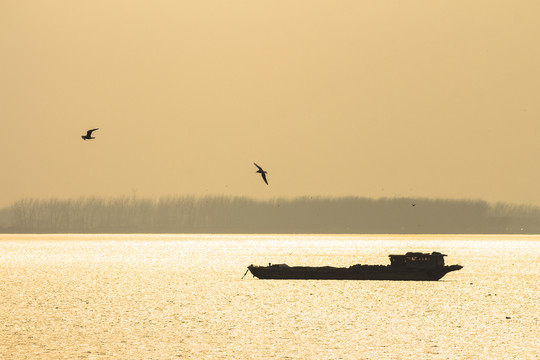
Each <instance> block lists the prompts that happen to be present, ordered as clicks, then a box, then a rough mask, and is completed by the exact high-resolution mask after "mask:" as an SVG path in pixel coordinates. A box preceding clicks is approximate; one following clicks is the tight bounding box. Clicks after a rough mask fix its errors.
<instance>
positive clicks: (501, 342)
mask: <svg viewBox="0 0 540 360" xmlns="http://www.w3.org/2000/svg"><path fill="white" fill-rule="evenodd" d="M406 251H429V252H431V251H440V252H443V253H446V254H448V255H449V256H448V257H447V258H446V262H447V264H455V263H458V264H461V265H463V266H464V268H463V269H462V270H460V271H457V272H452V273H449V274H447V275H446V276H445V277H444V278H443V279H442V280H440V281H437V282H394V281H333V280H330V281H328V280H327V281H316V280H300V281H298V280H296V281H294V280H291V281H289V280H258V279H256V278H253V277H252V276H251V275H250V274H248V275H246V277H245V278H243V279H242V276H243V275H244V273H245V271H246V266H247V265H249V264H252V263H253V264H267V263H268V262H272V263H287V264H289V265H331V266H350V265H353V264H356V263H364V264H387V263H388V258H387V255H388V254H390V253H404V252H406ZM539 263H540V237H539V236H437V235H433V236H426V235H422V236H395V235H391V236H380V235H377V236H343V235H338V236H328V235H324V236H311V235H294V236H291V235H264V236H261V235H1V236H0V279H1V282H0V358H1V359H111V358H114V359H174V358H185V359H203V358H204V359H378V358H384V359H419V358H424V359H427V358H429V359H509V358H516V359H538V358H539V357H538V353H540V340H539V336H540V327H539V326H540V322H539V318H540V282H539V281H538V264H539Z"/></svg>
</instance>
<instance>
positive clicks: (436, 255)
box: [389, 251, 446, 269]
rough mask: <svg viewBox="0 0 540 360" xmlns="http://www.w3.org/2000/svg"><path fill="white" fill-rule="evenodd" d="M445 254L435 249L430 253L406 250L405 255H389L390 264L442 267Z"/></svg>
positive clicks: (413, 266)
mask: <svg viewBox="0 0 540 360" xmlns="http://www.w3.org/2000/svg"><path fill="white" fill-rule="evenodd" d="M445 256H446V255H445V254H441V253H440V252H436V251H435V252H432V253H431V254H426V253H419V252H408V253H406V254H405V255H389V257H390V266H395V267H407V268H421V269H425V268H439V267H443V266H444V257H445Z"/></svg>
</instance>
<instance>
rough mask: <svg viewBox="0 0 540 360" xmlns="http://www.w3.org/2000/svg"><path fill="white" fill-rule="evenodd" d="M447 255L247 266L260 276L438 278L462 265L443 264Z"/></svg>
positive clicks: (390, 278) (353, 278)
mask: <svg viewBox="0 0 540 360" xmlns="http://www.w3.org/2000/svg"><path fill="white" fill-rule="evenodd" d="M445 256H446V255H444V254H441V253H440V252H432V253H431V254H429V253H419V252H408V253H406V254H405V255H389V257H390V265H361V264H356V265H352V266H350V267H348V268H344V267H332V266H321V267H313V266H289V265H287V264H274V265H272V264H268V266H255V265H250V266H248V269H249V271H251V273H252V274H253V276H255V277H258V278H259V279H298V280H431V281H435V280H439V279H440V278H442V277H443V276H444V275H446V274H447V273H449V272H451V271H456V270H459V269H461V268H462V267H463V266H461V265H444V257H445Z"/></svg>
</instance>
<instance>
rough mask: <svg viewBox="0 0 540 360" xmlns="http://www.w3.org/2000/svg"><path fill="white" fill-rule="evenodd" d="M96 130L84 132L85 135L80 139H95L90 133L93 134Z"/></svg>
mask: <svg viewBox="0 0 540 360" xmlns="http://www.w3.org/2000/svg"><path fill="white" fill-rule="evenodd" d="M96 130H98V128H95V129H92V130H88V131H87V132H86V135H83V136H81V137H82V139H83V140H90V139H95V137H92V132H93V131H96Z"/></svg>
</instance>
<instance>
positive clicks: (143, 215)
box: [0, 196, 540, 234]
mask: <svg viewBox="0 0 540 360" xmlns="http://www.w3.org/2000/svg"><path fill="white" fill-rule="evenodd" d="M0 232H1V233H239V234H246V233H258V234H272V233H275V234H540V208H539V207H534V206H519V205H510V204H504V203H497V204H490V203H487V202H485V201H482V200H447V199H427V198H421V199H419V198H415V199H412V198H381V199H372V198H363V197H339V198H325V197H300V198H294V199H286V198H277V199H273V200H255V199H251V198H247V197H233V196H207V197H192V196H180V197H162V198H159V199H142V198H141V199H139V198H135V197H118V198H97V197H90V198H79V199H71V200H60V199H47V200H43V199H23V200H19V201H16V202H14V203H13V204H12V205H11V206H9V207H6V208H3V209H0Z"/></svg>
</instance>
